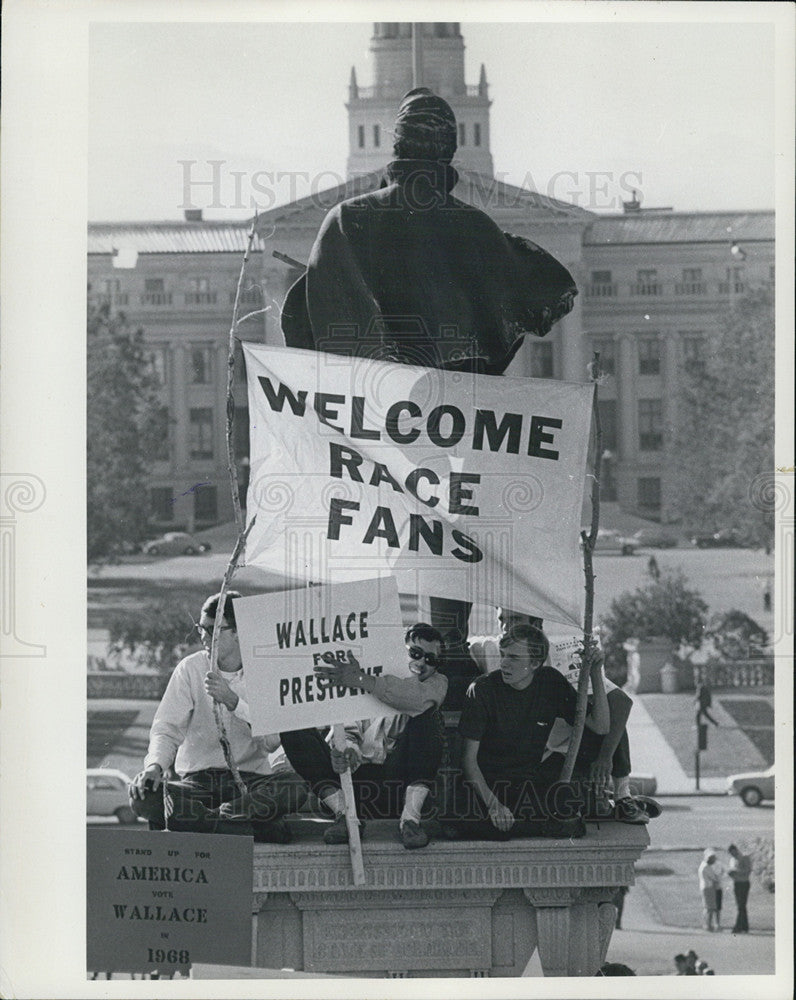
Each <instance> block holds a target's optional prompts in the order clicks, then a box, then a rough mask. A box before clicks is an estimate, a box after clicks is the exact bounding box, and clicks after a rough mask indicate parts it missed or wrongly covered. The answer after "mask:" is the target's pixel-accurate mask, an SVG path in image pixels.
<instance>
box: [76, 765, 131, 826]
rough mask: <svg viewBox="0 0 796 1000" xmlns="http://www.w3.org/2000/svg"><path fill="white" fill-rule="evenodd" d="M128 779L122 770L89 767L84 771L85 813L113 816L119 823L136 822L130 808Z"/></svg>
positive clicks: (88, 814)
mask: <svg viewBox="0 0 796 1000" xmlns="http://www.w3.org/2000/svg"><path fill="white" fill-rule="evenodd" d="M129 786H130V779H129V778H128V777H127V775H126V774H125V773H124V771H117V770H115V769H114V768H110V767H90V768H88V770H87V771H86V815H87V816H115V817H116V819H118V820H119V822H120V823H137V822H138V817H137V816H136V814H135V813H134V812H133V810H132V809H131V808H130V800H129V798H128V795H127V789H128V788H129Z"/></svg>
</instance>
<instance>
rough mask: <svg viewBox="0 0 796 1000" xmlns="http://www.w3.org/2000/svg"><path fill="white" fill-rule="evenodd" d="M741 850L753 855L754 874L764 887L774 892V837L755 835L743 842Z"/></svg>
mask: <svg viewBox="0 0 796 1000" xmlns="http://www.w3.org/2000/svg"><path fill="white" fill-rule="evenodd" d="M741 850H742V851H743V853H744V854H749V855H751V857H752V874H753V875H754V876H755V878H756V879H757V880H758V881H759V882H760V884H761V885H762V886H763V888H764V889H767V890H768V891H769V892H774V887H775V878H774V840H773V838H772V837H755V838H754V840H744V841H742V842H741Z"/></svg>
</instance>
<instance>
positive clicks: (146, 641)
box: [108, 602, 199, 674]
mask: <svg viewBox="0 0 796 1000" xmlns="http://www.w3.org/2000/svg"><path fill="white" fill-rule="evenodd" d="M108 628H109V633H110V635H109V644H108V652H109V653H110V654H111V656H114V657H116V658H117V659H118V658H119V657H121V655H122V654H123V653H126V654H127V655H129V656H131V657H134V658H135V660H137V662H138V663H139V664H140V665H141V666H145V667H148V668H149V669H150V670H157V671H158V672H159V673H161V674H170V673H171V671H172V670H173V669H174V667H175V666H176V665H177V663H179V661H180V660H181V659H182V658H183V657H184V656H185V655H186V653H187V652H188V650H189V649H191V647H192V646H198V645H199V639H198V637H197V635H196V634H195V632H194V628H193V622H192V620H191V617H190V615H189V614H188V613H187V612H185V611H183V610H181V609H175V608H172V607H170V606H169V605H166V604H164V603H162V602H159V603H157V604H154V603H149V604H145V605H144V606H143V607H142V608H140V609H138V610H136V611H135V612H134V613H133V612H121V613H119V614H116V615H114V616H113V618H112V619H111V621H110V623H109V626H108Z"/></svg>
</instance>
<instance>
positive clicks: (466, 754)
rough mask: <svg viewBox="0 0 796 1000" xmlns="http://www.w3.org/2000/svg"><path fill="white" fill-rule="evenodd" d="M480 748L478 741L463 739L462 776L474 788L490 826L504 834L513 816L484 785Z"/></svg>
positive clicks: (486, 785)
mask: <svg viewBox="0 0 796 1000" xmlns="http://www.w3.org/2000/svg"><path fill="white" fill-rule="evenodd" d="M480 746H481V743H480V741H479V740H468V739H465V741H464V748H463V750H462V769H463V771H464V776H465V778H467V780H468V781H469V782H471V783H472V784H473V785H474V786H475V790H476V791H477V792H478V795H479V797H480V798H481V801H482V802H483V803H484V805H485V806H486V808H487V810H488V812H489V819H490V822H491V823H492V825H493V826H494V827H496V828H497V829H498V830H500V831H501V832H503V833H505V832H506V831H507V830H510V829H511V828H512V826H513V825H514V814H513V813H512V811H511V809H509V808H508V806H504V805H503V804H502V803H501V802H500V800H499V799H498V798H497V796H496V795H495V794H494V793H493V791H492V789H491V788H490V787H489V785H488V784H487V783H486V778H485V777H484V775H483V773H482V772H481V768H480V767H479V766H478V748H479V747H480Z"/></svg>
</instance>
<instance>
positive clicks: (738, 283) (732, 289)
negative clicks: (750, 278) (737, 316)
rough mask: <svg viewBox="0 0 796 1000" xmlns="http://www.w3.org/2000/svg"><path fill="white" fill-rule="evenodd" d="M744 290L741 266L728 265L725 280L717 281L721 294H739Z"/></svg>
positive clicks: (744, 284) (744, 283)
mask: <svg viewBox="0 0 796 1000" xmlns="http://www.w3.org/2000/svg"><path fill="white" fill-rule="evenodd" d="M744 291H746V282H745V281H744V269H743V268H742V267H728V268H727V280H726V281H720V282H719V292H720V293H721V294H723V295H728V294H729V295H741V294H742V293H743V292H744Z"/></svg>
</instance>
